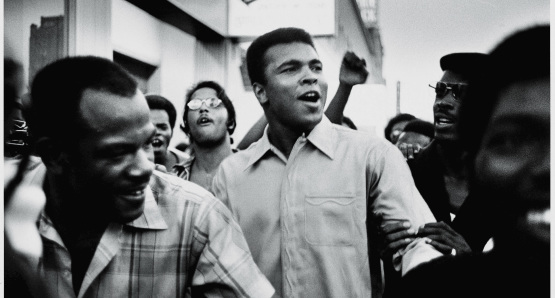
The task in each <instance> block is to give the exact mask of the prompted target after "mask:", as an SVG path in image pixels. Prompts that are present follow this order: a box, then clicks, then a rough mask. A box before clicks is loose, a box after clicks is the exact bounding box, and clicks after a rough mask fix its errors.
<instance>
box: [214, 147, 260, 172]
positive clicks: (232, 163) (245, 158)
mask: <svg viewBox="0 0 555 298" xmlns="http://www.w3.org/2000/svg"><path fill="white" fill-rule="evenodd" d="M260 146H261V142H260V141H257V142H254V143H252V144H251V145H250V146H249V147H248V148H246V149H243V150H237V152H235V153H233V154H231V155H230V156H228V157H226V158H225V159H224V160H223V161H222V162H221V164H220V167H224V168H225V167H233V168H235V167H245V166H246V165H247V164H248V162H249V161H250V160H251V158H252V157H253V156H254V155H256V154H257V152H259V150H260V149H259V147H260Z"/></svg>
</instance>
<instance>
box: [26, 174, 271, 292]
mask: <svg viewBox="0 0 555 298" xmlns="http://www.w3.org/2000/svg"><path fill="white" fill-rule="evenodd" d="M42 169H44V167H42ZM42 171H43V172H44V170H42ZM31 176H32V177H33V178H32V179H33V180H35V183H37V182H36V180H37V179H38V180H41V177H40V176H42V179H44V175H40V174H39V175H37V174H36V173H35V174H33V175H31ZM38 183H41V182H38ZM39 232H40V234H41V236H42V241H43V247H44V252H43V258H42V259H41V264H40V270H41V273H42V274H43V276H44V279H43V281H44V283H45V284H46V287H47V292H48V293H45V294H46V295H45V296H48V297H75V291H74V289H73V286H72V274H71V258H70V255H69V252H68V250H67V248H66V247H65V246H64V244H63V242H62V239H61V238H60V236H59V234H58V232H57V231H56V230H55V228H54V226H53V224H52V222H51V221H50V219H49V218H48V216H47V215H46V214H44V213H43V214H42V216H41V218H40V220H39ZM273 293H274V290H273V288H272V286H271V285H270V283H269V282H268V281H267V280H266V278H265V277H264V276H263V274H262V273H261V272H260V270H259V269H258V267H256V265H255V263H254V261H253V259H252V256H251V254H250V252H249V249H248V246H247V243H246V241H245V238H244V236H243V233H242V232H241V230H240V228H239V225H238V224H237V223H236V222H235V221H234V220H233V217H232V215H231V213H230V212H229V210H228V209H227V208H226V207H225V206H224V205H223V204H222V203H221V202H220V201H219V200H217V199H215V198H214V197H213V196H212V195H211V194H210V193H208V192H207V191H206V190H204V189H202V188H201V187H199V186H196V185H194V184H193V183H189V182H186V181H184V180H182V179H179V178H177V177H172V176H170V175H166V174H161V173H158V172H155V173H154V174H153V176H152V178H151V183H150V188H148V189H147V198H146V202H145V209H144V213H143V214H142V215H141V216H140V217H139V218H137V219H136V220H134V221H132V222H130V223H127V224H119V223H111V224H110V225H109V226H108V228H107V229H106V231H105V232H104V234H103V236H102V238H101V240H100V243H99V244H98V247H97V248H96V251H95V254H94V257H93V259H92V261H91V263H90V265H89V268H88V269H87V272H86V275H85V277H84V280H83V283H82V285H81V289H80V290H79V295H78V297H189V296H191V295H192V296H195V297H196V296H202V297H270V296H271V295H272V294H273Z"/></svg>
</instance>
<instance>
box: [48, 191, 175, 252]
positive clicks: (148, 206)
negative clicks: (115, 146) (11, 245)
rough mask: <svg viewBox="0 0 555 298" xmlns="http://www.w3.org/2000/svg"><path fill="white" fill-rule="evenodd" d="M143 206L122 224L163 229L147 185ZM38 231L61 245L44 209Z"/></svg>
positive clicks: (164, 224)
mask: <svg viewBox="0 0 555 298" xmlns="http://www.w3.org/2000/svg"><path fill="white" fill-rule="evenodd" d="M145 196H146V198H145V207H144V211H143V214H141V216H139V217H138V218H137V219H135V220H133V221H131V222H128V223H125V224H123V225H124V226H129V227H134V228H139V229H146V230H165V229H167V228H168V226H167V224H166V221H165V220H164V218H163V217H162V213H161V212H160V209H159V208H158V204H157V202H156V199H155V198H154V194H153V193H152V189H151V188H150V186H148V187H147V188H146V189H145ZM38 226H39V232H40V234H41V235H42V236H43V237H45V238H47V239H50V240H52V241H54V242H57V243H59V244H60V245H63V241H62V239H61V237H60V235H59V234H58V232H57V231H56V229H55V228H54V225H53V223H52V221H51V220H50V218H49V217H48V215H47V214H46V213H45V211H44V210H43V211H42V214H41V216H40V219H39V223H38Z"/></svg>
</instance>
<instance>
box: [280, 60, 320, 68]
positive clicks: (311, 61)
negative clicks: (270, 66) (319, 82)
mask: <svg viewBox="0 0 555 298" xmlns="http://www.w3.org/2000/svg"><path fill="white" fill-rule="evenodd" d="M302 64H303V61H301V60H298V59H291V60H287V61H284V62H283V63H281V64H280V65H278V67H277V68H281V67H283V66H288V65H302ZM308 64H309V65H313V64H322V61H320V60H319V59H312V60H310V61H308Z"/></svg>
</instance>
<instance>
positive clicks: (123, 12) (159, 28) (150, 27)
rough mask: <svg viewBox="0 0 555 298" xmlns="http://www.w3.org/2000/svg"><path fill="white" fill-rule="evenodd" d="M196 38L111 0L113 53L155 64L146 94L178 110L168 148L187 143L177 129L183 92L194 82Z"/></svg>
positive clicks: (134, 7) (144, 13)
mask: <svg viewBox="0 0 555 298" xmlns="http://www.w3.org/2000/svg"><path fill="white" fill-rule="evenodd" d="M196 43H197V41H196V39H195V38H194V37H193V36H190V35H188V34H186V33H185V32H183V31H181V30H179V29H177V28H175V27H173V26H170V25H168V24H166V23H163V22H161V21H160V20H158V19H156V18H154V17H153V16H151V15H150V14H148V13H146V12H144V11H143V10H141V9H139V8H137V7H136V6H134V5H132V4H130V3H129V2H126V1H124V0H112V44H113V47H114V50H115V51H118V52H120V53H122V54H124V55H127V56H130V57H133V58H135V59H137V60H140V61H143V62H145V63H148V64H151V65H154V66H156V67H158V68H157V70H156V71H155V72H154V74H153V75H152V76H151V78H150V80H149V84H148V86H149V93H153V94H159V95H162V96H164V97H166V98H167V99H169V100H170V101H171V102H172V103H173V104H174V106H175V108H176V110H177V121H176V125H175V127H174V137H173V138H172V142H171V145H172V146H174V145H175V144H177V143H178V142H180V141H184V140H186V137H185V135H184V134H183V133H182V132H181V130H180V129H179V125H180V124H181V117H182V113H183V106H184V102H185V93H186V90H187V88H189V87H190V86H191V85H192V84H193V83H194V79H195V75H194V73H195V72H194V69H195V58H194V57H195V46H196Z"/></svg>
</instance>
